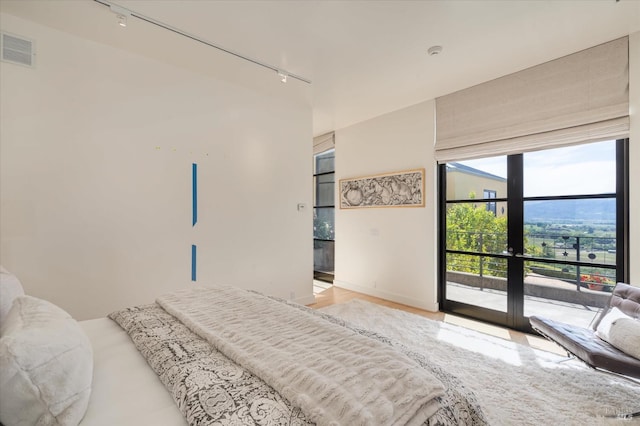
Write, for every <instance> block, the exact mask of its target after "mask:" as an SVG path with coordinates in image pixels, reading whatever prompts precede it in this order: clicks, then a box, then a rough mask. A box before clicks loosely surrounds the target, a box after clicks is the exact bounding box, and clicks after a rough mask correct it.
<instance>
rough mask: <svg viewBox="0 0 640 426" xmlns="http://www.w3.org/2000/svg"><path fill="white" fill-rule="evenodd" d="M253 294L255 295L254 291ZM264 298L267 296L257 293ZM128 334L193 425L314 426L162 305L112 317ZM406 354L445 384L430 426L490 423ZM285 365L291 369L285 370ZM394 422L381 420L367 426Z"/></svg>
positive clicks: (470, 401)
mask: <svg viewBox="0 0 640 426" xmlns="http://www.w3.org/2000/svg"><path fill="white" fill-rule="evenodd" d="M253 294H254V295H255V294H256V293H253ZM260 297H263V298H266V296H262V295H260ZM268 300H270V301H272V302H275V303H277V304H278V305H282V306H286V307H287V309H290V310H293V311H297V312H299V313H301V314H303V315H306V316H312V317H313V318H314V320H321V321H326V322H328V323H331V324H333V325H337V326H340V327H342V328H345V329H347V330H350V331H351V332H352V333H355V334H357V335H358V336H360V337H362V338H366V339H373V341H375V342H376V343H383V344H385V345H387V346H389V347H390V346H391V345H390V343H391V342H389V341H386V339H385V338H384V337H382V336H377V335H375V334H373V333H370V332H367V331H365V330H358V329H357V328H355V327H351V326H349V325H348V324H345V323H344V322H342V321H340V320H338V319H335V318H333V317H330V316H328V315H325V314H322V313H320V312H317V311H313V310H310V309H308V308H305V307H302V306H299V305H295V304H291V303H288V302H285V301H281V300H279V299H273V298H268ZM109 317H110V318H111V319H113V320H115V321H116V322H117V323H118V324H120V326H121V327H122V328H123V329H124V330H126V331H127V332H128V333H129V335H130V336H131V338H132V340H133V342H134V344H135V345H136V347H137V348H138V350H139V351H140V352H141V353H142V355H143V356H144V357H145V358H146V359H147V362H148V363H149V364H150V365H151V367H152V368H153V369H154V371H155V372H156V373H157V374H158V376H159V377H160V379H161V380H162V382H163V383H164V384H165V386H166V387H167V388H168V390H169V391H170V392H171V394H172V395H173V398H174V400H175V401H176V403H177V405H178V407H179V408H180V410H181V411H182V413H183V414H184V415H185V417H186V419H187V421H188V423H189V424H191V425H209V424H220V425H222V424H227V425H255V424H258V425H304V424H313V422H312V420H311V419H313V418H315V416H314V413H309V412H306V413H305V412H303V411H302V410H301V409H300V408H298V407H299V405H296V404H292V403H291V402H290V401H289V400H288V399H285V398H284V397H283V396H282V395H281V393H278V392H276V391H275V390H274V389H273V388H272V387H270V386H269V385H268V384H267V383H265V381H263V380H262V379H261V378H259V377H257V376H256V375H254V374H252V373H251V372H249V371H248V370H247V369H245V368H242V367H240V366H239V365H238V364H237V363H235V362H233V361H231V360H230V359H229V358H227V357H226V356H225V355H223V354H222V353H221V352H219V351H218V350H217V349H216V348H215V346H214V345H212V344H211V343H210V342H208V341H207V340H206V339H204V338H202V337H201V336H199V335H198V334H196V333H194V332H193V331H192V330H190V329H189V328H188V327H187V326H186V325H185V324H183V323H182V322H181V321H179V320H178V319H176V318H175V317H174V316H173V315H170V314H169V313H168V312H167V311H166V310H164V309H163V308H162V307H160V306H159V305H157V304H153V305H146V306H141V307H135V308H129V309H125V310H122V311H118V312H114V313H112V314H111V315H110V316H109ZM403 352H404V354H405V355H406V356H408V357H410V358H412V359H413V360H414V362H415V363H416V365H417V366H419V367H420V368H422V369H424V370H425V371H426V372H428V373H429V374H432V375H434V376H436V377H437V378H438V379H439V380H440V381H441V382H442V383H443V384H444V385H445V392H444V394H442V395H440V396H438V397H437V401H438V403H439V405H440V407H441V408H440V409H438V410H437V411H436V412H435V413H434V414H433V415H432V416H430V417H429V419H428V420H427V421H426V422H425V424H429V425H454V424H455V425H481V424H485V423H486V421H485V418H484V415H483V413H482V411H481V410H480V408H479V407H478V405H477V402H476V401H475V397H474V396H473V395H472V394H470V393H468V392H466V391H465V389H464V388H462V387H461V386H460V384H459V382H458V381H457V379H455V377H453V376H451V375H449V374H448V373H446V372H444V371H441V370H439V369H438V368H436V367H433V366H431V367H430V366H429V363H428V361H427V360H426V359H424V357H422V356H420V355H419V354H415V353H411V352H410V351H408V350H404V351H403ZM282 367H283V368H285V367H286V366H284V365H283V366H282ZM385 423H386V424H390V422H380V421H379V419H378V420H376V419H374V420H371V421H366V422H362V424H385Z"/></svg>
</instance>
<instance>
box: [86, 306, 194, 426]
mask: <svg viewBox="0 0 640 426" xmlns="http://www.w3.org/2000/svg"><path fill="white" fill-rule="evenodd" d="M79 324H80V326H81V327H82V329H83V330H84V331H85V332H86V333H87V335H88V336H89V339H90V340H91V344H92V346H93V356H94V369H93V388H92V390H91V397H90V399H89V407H88V408H87V412H86V414H85V416H84V418H83V419H82V421H81V422H80V424H81V425H82V426H98V425H100V426H102V425H104V426H107V425H108V426H113V425H118V426H140V425H155V426H182V425H186V421H185V419H184V416H183V415H182V414H181V413H180V410H179V409H178V407H177V406H176V404H175V402H174V401H173V399H172V398H171V395H170V394H169V392H168V391H167V390H166V388H165V387H164V385H163V384H162V382H160V379H158V376H156V374H155V373H154V372H153V370H152V369H151V368H150V367H149V365H148V364H147V362H146V361H145V360H144V358H143V357H142V355H140V353H139V352H138V350H137V349H136V348H135V346H134V344H133V342H132V341H131V339H130V338H129V336H128V335H127V333H125V332H124V330H122V328H120V327H119V326H118V325H117V324H116V323H115V322H113V321H111V320H110V319H108V318H98V319H94V320H88V321H80V322H79Z"/></svg>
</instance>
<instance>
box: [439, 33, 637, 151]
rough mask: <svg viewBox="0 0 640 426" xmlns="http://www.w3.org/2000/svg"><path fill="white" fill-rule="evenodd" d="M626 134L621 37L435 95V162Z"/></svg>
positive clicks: (625, 50)
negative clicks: (455, 90) (464, 87)
mask: <svg viewBox="0 0 640 426" xmlns="http://www.w3.org/2000/svg"><path fill="white" fill-rule="evenodd" d="M628 135H629V40H628V37H624V38H620V39H617V40H614V41H611V42H608V43H605V44H601V45H598V46H595V47H592V48H590V49H586V50H583V51H580V52H578V53H574V54H572V55H569V56H565V57H562V58H559V59H556V60H553V61H550V62H546V63H544V64H541V65H537V66H535V67H532V68H528V69H526V70H523V71H519V72H517V73H514V74H510V75H507V76H504V77H500V78H498V79H495V80H492V81H489V82H486V83H482V84H479V85H477V86H473V87H470V88H468V89H464V90H461V91H458V92H455V93H452V94H450V95H446V96H443V97H440V98H437V99H436V145H435V151H436V153H435V157H436V160H438V162H440V163H442V162H446V161H452V160H463V159H470V158H479V157H489V156H494V155H507V154H515V153H520V152H527V151H534V150H539V149H546V148H553V147H559V146H566V145H571V144H575V143H582V142H595V141H601V140H607V139H619V138H624V137H628Z"/></svg>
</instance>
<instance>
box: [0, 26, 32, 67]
mask: <svg viewBox="0 0 640 426" xmlns="http://www.w3.org/2000/svg"><path fill="white" fill-rule="evenodd" d="M0 40H1V42H0V44H1V45H2V60H3V61H5V62H11V63H12V64H18V65H24V66H27V67H33V65H34V59H35V52H34V49H33V41H31V40H29V39H26V38H24V37H20V36H17V35H13V34H8V33H2V38H1V39H0Z"/></svg>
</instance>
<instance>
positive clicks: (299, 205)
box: [298, 203, 307, 212]
mask: <svg viewBox="0 0 640 426" xmlns="http://www.w3.org/2000/svg"><path fill="white" fill-rule="evenodd" d="M306 208H307V205H306V204H305V203H298V211H299V212H303V211H305V210H306Z"/></svg>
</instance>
